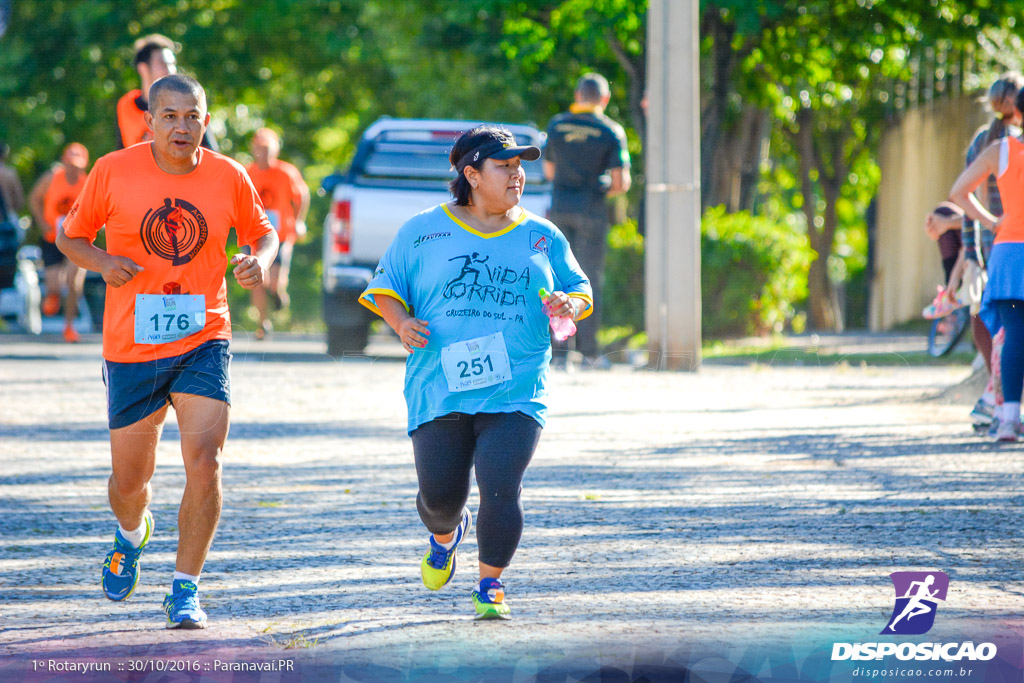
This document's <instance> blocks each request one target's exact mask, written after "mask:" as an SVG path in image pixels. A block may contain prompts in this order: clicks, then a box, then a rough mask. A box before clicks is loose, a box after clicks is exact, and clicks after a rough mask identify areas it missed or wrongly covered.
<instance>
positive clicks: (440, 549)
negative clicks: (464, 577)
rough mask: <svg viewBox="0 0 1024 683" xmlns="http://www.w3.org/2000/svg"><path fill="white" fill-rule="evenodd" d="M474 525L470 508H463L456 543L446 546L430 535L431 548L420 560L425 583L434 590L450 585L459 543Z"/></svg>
mask: <svg viewBox="0 0 1024 683" xmlns="http://www.w3.org/2000/svg"><path fill="white" fill-rule="evenodd" d="M472 526H473V516H472V515H471V514H469V508H463V509H462V521H461V522H460V523H459V526H458V527H457V528H456V529H455V543H453V544H452V547H451V548H445V547H444V546H442V545H439V544H438V542H437V541H435V540H434V536H433V534H431V536H430V550H428V551H427V554H426V555H424V556H423V561H422V562H420V574H421V575H422V576H423V585H424V586H426V587H427V588H429V589H430V590H432V591H436V590H440V589H442V588H444V587H445V586H447V585H448V582H449V581H451V580H452V577H453V576H454V575H455V565H456V555H457V554H458V550H459V544H460V543H462V541H463V539H464V538H466V536H467V535H468V534H469V530H470V528H471V527H472Z"/></svg>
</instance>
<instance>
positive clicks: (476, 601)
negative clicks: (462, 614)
mask: <svg viewBox="0 0 1024 683" xmlns="http://www.w3.org/2000/svg"><path fill="white" fill-rule="evenodd" d="M473 605H474V606H475V607H476V618H477V619H511V618H512V612H511V610H510V609H509V607H508V603H507V602H505V584H503V583H502V582H501V579H481V580H480V588H479V589H478V590H475V591H473Z"/></svg>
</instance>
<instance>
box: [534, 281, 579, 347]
mask: <svg viewBox="0 0 1024 683" xmlns="http://www.w3.org/2000/svg"><path fill="white" fill-rule="evenodd" d="M537 294H539V295H540V298H541V300H542V301H543V302H544V314H545V315H547V316H548V322H549V323H550V324H551V331H552V332H554V334H555V339H556V340H557V341H565V340H566V339H568V338H569V337H571V336H572V335H574V334H576V323H574V322H573V321H572V318H570V317H569V316H562V315H552V314H551V309H550V308H548V296H549V294H548V290H546V289H544V288H543V287H541V289H540V291H539V292H537Z"/></svg>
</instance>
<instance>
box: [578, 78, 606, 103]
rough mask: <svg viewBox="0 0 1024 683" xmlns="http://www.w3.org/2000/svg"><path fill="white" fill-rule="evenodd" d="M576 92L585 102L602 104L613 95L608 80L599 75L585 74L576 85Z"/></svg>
mask: <svg viewBox="0 0 1024 683" xmlns="http://www.w3.org/2000/svg"><path fill="white" fill-rule="evenodd" d="M576 92H577V93H579V96H580V99H581V100H583V101H584V102H594V103H597V102H600V101H601V100H602V99H603V98H605V97H608V96H609V95H610V94H611V92H612V91H611V89H610V88H609V87H608V79H607V78H605V77H604V76H602V75H601V74H598V73H589V74H583V76H582V77H581V78H580V80H579V81H578V82H577V83H576Z"/></svg>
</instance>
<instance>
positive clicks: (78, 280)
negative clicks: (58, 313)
mask: <svg viewBox="0 0 1024 683" xmlns="http://www.w3.org/2000/svg"><path fill="white" fill-rule="evenodd" d="M64 268H65V271H64V279H65V282H66V283H67V288H68V291H67V294H66V295H65V296H64V322H65V324H67V325H74V324H75V318H77V317H78V299H79V297H80V296H82V288H83V286H84V285H85V269H84V268H79V267H78V266H76V265H75V264H74V263H72V262H71V261H68V262H67V263H66V264H65V265H64Z"/></svg>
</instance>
